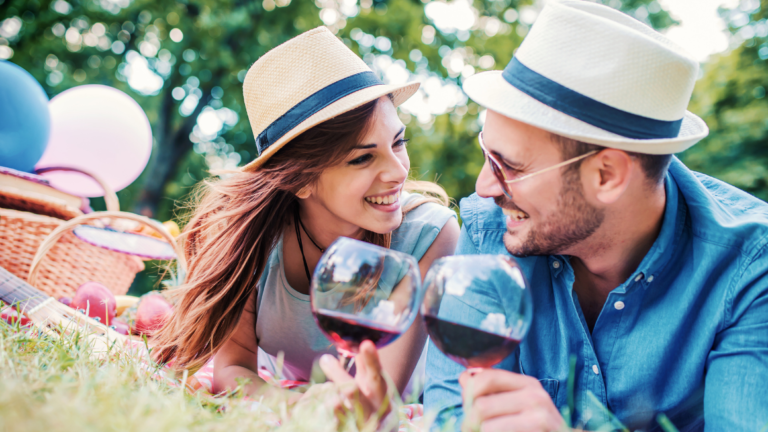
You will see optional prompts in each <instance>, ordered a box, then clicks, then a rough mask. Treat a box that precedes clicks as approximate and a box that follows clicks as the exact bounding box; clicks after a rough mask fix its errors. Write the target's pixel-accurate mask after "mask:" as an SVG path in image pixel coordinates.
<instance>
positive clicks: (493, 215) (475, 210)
mask: <svg viewBox="0 0 768 432" xmlns="http://www.w3.org/2000/svg"><path fill="white" fill-rule="evenodd" d="M459 207H460V214H461V221H462V223H463V224H464V225H465V226H466V227H467V230H469V231H471V232H477V231H487V230H494V231H496V230H501V231H505V230H506V225H505V218H504V213H502V212H501V207H499V206H497V205H496V203H495V202H494V201H493V198H481V197H480V196H478V195H477V193H473V194H472V195H470V196H468V197H466V198H462V199H461V202H460V203H459Z"/></svg>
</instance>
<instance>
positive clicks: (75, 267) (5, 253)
mask: <svg viewBox="0 0 768 432" xmlns="http://www.w3.org/2000/svg"><path fill="white" fill-rule="evenodd" d="M63 223H64V221H63V220H61V219H57V218H53V217H49V216H43V215H37V214H33V213H28V212H23V211H16V210H9V209H2V208H0V244H1V245H2V247H0V266H2V267H4V268H6V269H7V270H8V271H10V272H11V273H13V274H14V275H16V276H18V277H20V278H22V279H24V280H26V279H27V275H28V272H29V269H30V265H31V263H32V259H33V257H34V256H35V254H36V253H37V250H38V248H39V247H40V245H41V244H42V243H43V241H44V240H45V239H46V238H47V237H48V235H49V234H50V233H51V232H52V231H53V230H54V229H56V228H57V227H58V226H59V225H61V224H63ZM143 269H144V263H143V262H142V261H141V260H140V259H139V258H137V257H134V256H130V255H126V254H122V253H119V252H112V251H109V250H106V249H102V248H100V247H97V246H93V245H90V244H88V243H86V242H84V241H82V240H80V239H78V238H77V237H75V235H74V234H72V232H71V231H70V232H67V233H66V234H64V235H63V236H62V237H61V238H60V239H59V241H58V242H57V243H56V244H55V245H54V246H53V247H52V249H51V250H50V252H48V254H47V255H46V258H45V260H43V261H42V262H41V263H40V269H39V273H38V275H39V277H38V278H37V281H36V283H35V284H34V285H35V287H36V288H38V289H39V290H41V291H43V292H45V293H46V294H48V295H50V296H51V297H54V298H59V297H72V296H73V295H74V293H75V291H76V290H77V288H78V287H79V286H80V285H82V284H83V283H85V282H89V281H94V282H99V283H101V284H103V285H104V286H106V287H107V288H108V289H109V290H110V291H112V293H114V294H115V295H122V294H125V293H126V292H128V288H130V286H131V283H132V282H133V279H134V278H135V276H136V273H138V272H140V271H141V270H143Z"/></svg>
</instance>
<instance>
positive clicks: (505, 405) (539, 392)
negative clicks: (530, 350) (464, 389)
mask: <svg viewBox="0 0 768 432" xmlns="http://www.w3.org/2000/svg"><path fill="white" fill-rule="evenodd" d="M468 408H469V409H468V410H467V413H466V416H467V419H468V420H469V421H470V422H471V423H473V424H480V423H483V422H484V421H486V420H490V419H493V418H496V417H502V416H508V415H514V414H521V413H525V412H528V411H532V410H542V411H545V412H552V411H554V412H555V414H557V416H558V417H559V415H560V414H559V413H558V412H557V410H556V408H555V406H554V403H553V402H552V399H551V398H550V397H549V393H547V392H546V391H545V390H544V389H543V388H541V386H539V387H538V388H537V387H530V388H526V389H524V390H518V391H511V392H503V393H495V394H490V395H485V396H480V397H478V398H476V399H475V400H473V401H472V403H471V406H469V407H468Z"/></svg>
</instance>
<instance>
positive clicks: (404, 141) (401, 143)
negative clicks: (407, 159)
mask: <svg viewBox="0 0 768 432" xmlns="http://www.w3.org/2000/svg"><path fill="white" fill-rule="evenodd" d="M408 141H410V140H409V139H399V140H397V141H395V143H394V144H392V147H405V145H406V144H407V143H408Z"/></svg>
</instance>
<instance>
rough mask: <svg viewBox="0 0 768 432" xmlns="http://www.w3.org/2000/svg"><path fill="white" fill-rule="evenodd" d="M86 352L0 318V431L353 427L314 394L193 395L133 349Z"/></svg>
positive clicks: (73, 341)
mask: <svg viewBox="0 0 768 432" xmlns="http://www.w3.org/2000/svg"><path fill="white" fill-rule="evenodd" d="M91 351H92V349H91V347H90V346H89V345H88V344H87V343H86V342H84V339H83V337H82V335H79V334H75V335H71V336H63V337H61V338H54V337H50V336H44V335H43V336H40V335H38V332H37V330H36V329H34V328H26V329H25V328H19V327H18V326H11V325H8V324H5V323H4V322H0V365H1V366H0V431H2V432H5V431H19V432H30V431H50V432H64V431H78V432H80V431H88V430H94V431H137V432H149V431H156V430H157V431H193V430H206V431H218V430H220V431H227V432H234V431H241V430H242V431H246V430H247V431H249V432H258V431H266V430H278V431H335V430H344V431H352V430H357V428H356V426H355V423H354V422H353V421H351V420H350V421H347V422H344V423H342V424H339V421H338V420H337V419H336V418H335V417H334V416H333V411H332V410H331V409H329V408H328V407H326V406H325V405H324V404H323V403H322V402H321V401H322V400H323V399H324V398H323V397H322V395H319V396H318V397H317V398H315V400H312V401H308V402H307V403H304V404H300V405H299V406H297V407H296V408H294V409H292V410H290V411H289V410H288V409H287V408H286V405H285V402H284V401H283V400H280V399H277V398H272V399H270V400H264V399H262V400H261V403H258V402H254V401H253V400H247V399H244V398H242V397H241V396H240V395H239V394H237V393H234V394H232V395H230V396H228V397H223V398H213V397H211V396H209V395H204V394H202V393H199V394H195V395H193V394H189V393H187V392H186V391H184V390H182V389H183V387H181V386H173V385H172V384H169V383H168V382H167V381H164V380H160V379H156V378H152V377H151V376H152V373H151V372H152V371H151V370H147V368H146V367H142V365H145V364H146V363H145V362H142V361H141V360H140V359H138V358H137V355H136V354H129V353H125V352H119V351H118V350H114V352H113V353H112V355H111V356H110V358H109V360H99V359H96V358H93V357H92V356H91V354H92V352H91ZM364 429H371V430H372V429H373V428H372V427H371V428H364Z"/></svg>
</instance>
